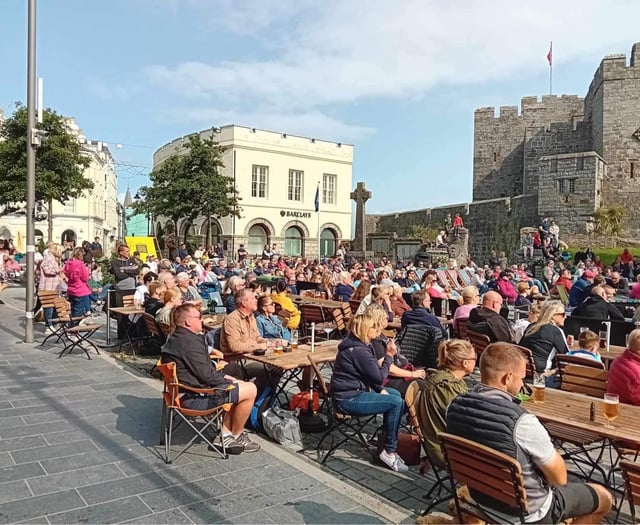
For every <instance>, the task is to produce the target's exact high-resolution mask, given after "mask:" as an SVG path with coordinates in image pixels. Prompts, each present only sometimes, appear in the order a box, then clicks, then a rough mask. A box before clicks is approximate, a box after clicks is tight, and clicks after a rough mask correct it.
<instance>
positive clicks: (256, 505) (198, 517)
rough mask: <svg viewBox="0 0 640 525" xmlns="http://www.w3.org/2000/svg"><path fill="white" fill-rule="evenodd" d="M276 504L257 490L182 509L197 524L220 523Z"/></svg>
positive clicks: (245, 491) (233, 494)
mask: <svg viewBox="0 0 640 525" xmlns="http://www.w3.org/2000/svg"><path fill="white" fill-rule="evenodd" d="M274 504H275V502H274V501H273V500H271V499H270V498H268V497H267V496H265V495H264V494H263V493H262V492H260V491H259V490H257V489H249V490H243V491H240V492H235V493H232V494H229V495H226V496H224V497H222V498H212V499H210V500H206V501H202V502H199V503H192V504H190V505H185V506H183V507H181V510H182V512H184V513H185V514H186V515H187V516H188V517H189V518H191V520H192V521H194V522H195V523H218V522H220V521H222V520H226V519H233V518H235V517H236V516H241V515H243V514H248V513H251V512H256V511H262V512H264V510H265V509H267V508H268V507H271V506H273V505H274Z"/></svg>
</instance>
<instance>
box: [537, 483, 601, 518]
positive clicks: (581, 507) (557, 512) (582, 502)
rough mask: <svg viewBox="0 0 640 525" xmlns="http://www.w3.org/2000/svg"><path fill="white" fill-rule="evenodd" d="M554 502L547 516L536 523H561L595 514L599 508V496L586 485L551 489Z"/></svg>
mask: <svg viewBox="0 0 640 525" xmlns="http://www.w3.org/2000/svg"><path fill="white" fill-rule="evenodd" d="M551 492H552V493H553V500H552V502H551V508H550V509H549V512H548V513H547V515H546V516H545V517H544V518H542V519H541V520H540V521H537V522H536V523H561V522H562V521H564V520H566V519H568V518H575V517H576V516H587V515H589V514H593V512H594V511H595V510H596V509H597V508H598V504H599V499H598V494H597V493H596V491H595V490H593V488H591V487H590V486H589V485H587V484H586V483H567V484H566V485H564V486H561V487H551Z"/></svg>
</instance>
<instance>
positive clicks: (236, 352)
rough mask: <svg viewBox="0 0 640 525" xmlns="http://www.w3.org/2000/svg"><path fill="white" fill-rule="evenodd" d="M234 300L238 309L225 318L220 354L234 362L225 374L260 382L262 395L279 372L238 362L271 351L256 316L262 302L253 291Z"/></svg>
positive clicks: (241, 291) (241, 292) (242, 291)
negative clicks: (259, 330) (263, 351)
mask: <svg viewBox="0 0 640 525" xmlns="http://www.w3.org/2000/svg"><path fill="white" fill-rule="evenodd" d="M233 298H234V302H235V305H236V309H235V310H234V311H233V312H231V313H230V314H228V315H227V316H226V317H225V318H224V321H222V330H221V333H220V350H222V353H223V354H224V357H225V359H227V360H228V361H231V362H230V363H229V364H228V365H227V366H226V367H225V368H224V369H223V372H224V373H225V374H228V375H231V376H234V377H241V378H243V379H245V380H249V379H251V378H256V387H257V388H258V392H262V391H263V390H264V388H265V387H266V386H267V384H268V382H269V377H268V376H269V374H275V373H276V372H275V371H274V370H269V371H266V370H265V368H264V366H263V365H262V364H260V363H255V362H252V363H245V364H243V365H242V366H241V365H240V363H239V362H238V361H239V360H240V359H242V357H243V356H244V354H246V353H249V352H252V351H253V350H256V349H261V350H266V349H267V340H266V339H265V338H264V337H261V336H260V333H259V332H258V324H257V323H256V318H255V316H254V312H255V311H256V310H257V309H258V299H257V298H256V294H255V292H254V291H253V290H251V289H249V288H240V289H239V290H238V291H236V293H235V294H234V296H233ZM277 379H279V378H277ZM275 382H276V383H277V381H275Z"/></svg>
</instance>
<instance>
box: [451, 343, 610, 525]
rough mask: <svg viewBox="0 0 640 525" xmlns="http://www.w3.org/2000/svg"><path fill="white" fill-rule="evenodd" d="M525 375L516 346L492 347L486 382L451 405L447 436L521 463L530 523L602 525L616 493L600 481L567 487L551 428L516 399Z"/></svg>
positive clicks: (484, 360) (485, 356)
mask: <svg viewBox="0 0 640 525" xmlns="http://www.w3.org/2000/svg"><path fill="white" fill-rule="evenodd" d="M525 376H526V363H525V359H524V357H523V355H522V354H521V353H520V351H519V350H518V349H517V348H516V347H514V346H512V345H510V344H505V343H495V344H491V345H489V346H488V347H487V348H486V349H485V351H484V352H483V353H482V355H481V356H480V381H481V382H480V383H479V384H478V385H477V386H476V387H474V388H473V390H472V391H470V392H469V393H467V394H464V395H461V396H458V397H456V398H455V399H454V400H453V401H452V402H451V404H450V405H449V409H448V410H447V432H449V433H451V434H455V435H457V436H461V437H464V438H466V439H470V440H472V441H475V442H477V443H480V444H482V445H485V446H487V447H490V448H493V449H494V450H498V451H499V452H502V453H504V454H507V455H509V456H511V457H513V458H514V459H517V460H518V461H519V463H520V466H521V467H522V476H523V478H524V486H525V491H526V496H527V506H528V514H527V515H526V516H525V522H526V523H560V522H562V521H564V520H566V519H568V518H576V520H575V521H576V523H602V520H603V519H604V517H605V516H606V515H607V513H608V512H609V511H610V510H611V494H610V493H609V491H608V490H607V489H606V488H605V487H603V486H601V485H598V484H595V483H567V467H566V465H565V463H564V460H563V459H562V456H561V455H560V454H558V452H557V451H556V450H555V449H554V448H553V444H552V443H551V438H550V436H549V433H548V432H547V430H546V428H545V427H544V426H543V425H542V424H541V423H540V421H539V420H538V418H537V417H536V416H534V415H533V414H530V413H528V412H527V411H526V410H525V409H524V408H522V407H521V406H520V404H519V401H518V400H517V399H516V398H515V397H514V396H515V395H516V394H517V393H518V392H519V391H520V388H521V386H522V384H523V381H524V378H525ZM471 496H472V497H473V498H474V499H475V500H476V502H477V503H479V504H481V505H484V506H486V507H488V508H491V509H495V510H496V511H498V512H505V510H506V509H505V508H504V507H503V506H502V505H501V504H500V503H499V502H498V501H496V500H494V499H493V498H490V497H487V496H482V495H480V494H474V493H472V494H471ZM507 514H508V512H507ZM513 520H514V521H516V520H517V518H516V517H514V518H513Z"/></svg>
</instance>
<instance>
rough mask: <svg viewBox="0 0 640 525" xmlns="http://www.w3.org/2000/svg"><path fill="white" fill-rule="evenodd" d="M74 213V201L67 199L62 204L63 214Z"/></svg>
mask: <svg viewBox="0 0 640 525" xmlns="http://www.w3.org/2000/svg"><path fill="white" fill-rule="evenodd" d="M75 212H76V200H75V199H69V200H68V201H66V202H65V203H64V213H75Z"/></svg>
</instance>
